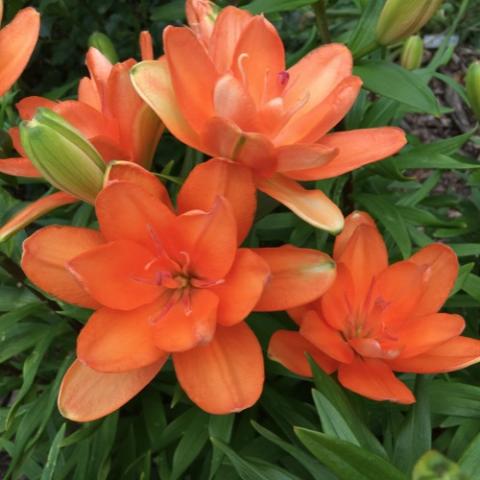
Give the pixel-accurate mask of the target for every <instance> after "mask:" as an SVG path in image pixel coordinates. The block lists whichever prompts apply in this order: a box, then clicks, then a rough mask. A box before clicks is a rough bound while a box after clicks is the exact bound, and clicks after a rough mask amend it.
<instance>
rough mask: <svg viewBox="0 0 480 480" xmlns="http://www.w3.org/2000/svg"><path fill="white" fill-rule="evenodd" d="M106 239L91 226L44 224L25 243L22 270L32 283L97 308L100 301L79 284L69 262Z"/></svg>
mask: <svg viewBox="0 0 480 480" xmlns="http://www.w3.org/2000/svg"><path fill="white" fill-rule="evenodd" d="M103 242H104V240H103V238H102V236H101V235H100V233H99V232H97V231H95V230H90V229H88V228H77V227H59V226H49V227H44V228H42V229H40V230H37V231H36V232H35V233H34V234H33V235H31V236H30V237H29V238H27V239H26V240H25V241H24V242H23V256H22V269H23V271H24V272H25V275H27V277H28V278H29V280H30V281H31V282H32V283H34V284H35V285H37V286H38V287H39V288H41V289H42V290H45V291H46V292H48V293H50V294H52V295H54V296H56V297H58V298H60V299H61V300H63V301H65V302H68V303H73V304H74V305H79V306H81V307H85V308H97V307H98V303H97V302H96V301H95V300H94V299H93V298H92V297H91V296H90V295H89V294H88V293H87V292H86V291H85V290H84V289H83V288H82V287H81V286H80V284H79V283H78V282H77V280H76V279H75V277H74V276H73V275H72V274H71V273H70V272H69V271H68V270H67V268H66V264H67V262H68V261H69V260H71V259H72V258H74V257H76V256H77V255H79V254H81V253H82V252H85V251H87V250H90V249H91V248H95V247H97V246H98V245H101V244H102V243H103Z"/></svg>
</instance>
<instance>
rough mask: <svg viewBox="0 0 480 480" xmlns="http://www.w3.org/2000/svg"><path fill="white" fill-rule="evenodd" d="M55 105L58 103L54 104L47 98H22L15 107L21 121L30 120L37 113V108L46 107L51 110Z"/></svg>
mask: <svg viewBox="0 0 480 480" xmlns="http://www.w3.org/2000/svg"><path fill="white" fill-rule="evenodd" d="M57 105H58V102H54V101H53V100H49V99H48V98H44V97H36V96H32V97H26V98H22V100H20V101H19V102H17V103H16V104H15V107H16V108H17V110H18V114H19V115H20V118H21V119H22V120H31V119H32V118H33V117H34V115H35V113H36V112H37V108H40V107H46V108H52V109H53V108H55V107H56V106H57Z"/></svg>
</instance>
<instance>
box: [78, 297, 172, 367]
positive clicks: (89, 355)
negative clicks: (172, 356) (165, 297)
mask: <svg viewBox="0 0 480 480" xmlns="http://www.w3.org/2000/svg"><path fill="white" fill-rule="evenodd" d="M159 303H160V302H155V303H153V304H150V305H146V306H144V307H141V308H137V309H135V310H132V311H128V312H121V311H118V310H111V309H109V308H100V309H99V310H97V311H96V312H95V313H94V314H93V315H92V316H91V317H90V318H89V319H88V322H87V324H86V325H85V326H84V327H83V328H82V331H81V332H80V335H79V336H78V339H77V357H78V359H79V360H80V361H81V362H83V363H85V364H86V365H88V366H89V367H90V368H93V369H94V370H96V371H98V372H106V373H112V372H128V371H131V370H135V369H137V368H142V367H146V366H147V365H151V364H152V363H154V362H157V361H159V360H160V359H162V358H163V357H164V356H165V353H164V352H162V351H161V350H159V349H158V348H157V347H156V346H155V343H154V341H153V327H152V324H151V323H150V320H151V319H152V318H154V316H155V313H156V312H157V311H158V310H159V309H160V308H161V305H159Z"/></svg>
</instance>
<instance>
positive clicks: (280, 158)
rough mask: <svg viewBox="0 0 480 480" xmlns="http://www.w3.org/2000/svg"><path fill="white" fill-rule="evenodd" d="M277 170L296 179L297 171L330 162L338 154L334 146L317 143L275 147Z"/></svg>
mask: <svg viewBox="0 0 480 480" xmlns="http://www.w3.org/2000/svg"><path fill="white" fill-rule="evenodd" d="M276 154H277V172H280V173H284V174H285V175H287V176H289V177H290V178H294V179H297V178H298V176H296V172H297V171H299V170H300V171H301V172H303V171H305V170H304V169H312V168H315V169H316V168H321V167H322V166H324V165H325V164H329V163H331V162H332V161H333V160H334V159H335V157H336V156H337V154H338V150H337V149H336V148H330V147H326V146H324V145H319V144H313V145H312V144H301V143H300V144H295V145H285V146H283V147H279V148H277V149H276Z"/></svg>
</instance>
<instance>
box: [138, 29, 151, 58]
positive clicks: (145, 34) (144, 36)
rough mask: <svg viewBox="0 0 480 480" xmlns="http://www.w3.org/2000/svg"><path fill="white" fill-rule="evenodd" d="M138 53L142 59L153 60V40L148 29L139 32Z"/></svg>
mask: <svg viewBox="0 0 480 480" xmlns="http://www.w3.org/2000/svg"><path fill="white" fill-rule="evenodd" d="M140 54H141V57H142V60H153V58H154V55H153V40H152V36H151V35H150V32H149V31H148V30H142V31H141V32H140Z"/></svg>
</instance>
